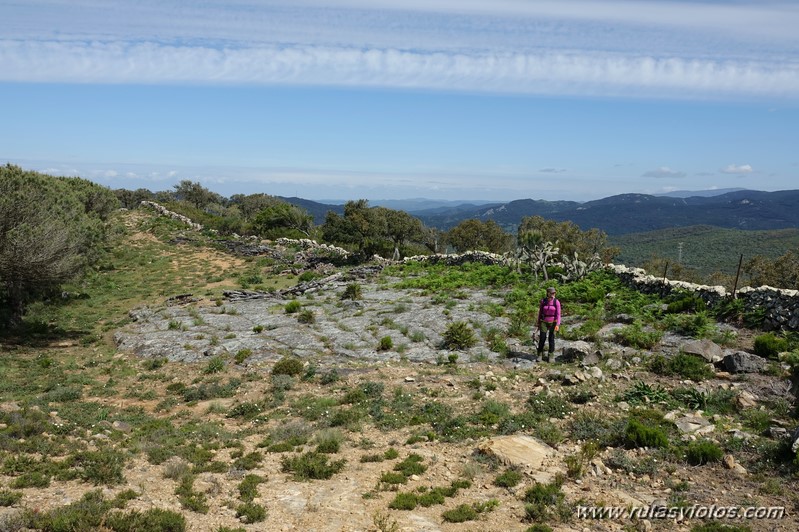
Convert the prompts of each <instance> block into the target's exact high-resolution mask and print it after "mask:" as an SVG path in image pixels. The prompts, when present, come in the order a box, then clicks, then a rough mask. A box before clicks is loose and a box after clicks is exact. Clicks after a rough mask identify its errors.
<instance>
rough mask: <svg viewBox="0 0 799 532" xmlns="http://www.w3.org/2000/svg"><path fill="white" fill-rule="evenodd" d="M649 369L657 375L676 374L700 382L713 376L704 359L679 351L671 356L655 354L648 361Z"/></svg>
mask: <svg viewBox="0 0 799 532" xmlns="http://www.w3.org/2000/svg"><path fill="white" fill-rule="evenodd" d="M649 370H650V371H651V372H653V373H656V374H658V375H664V376H672V375H678V376H680V377H684V378H686V379H690V380H692V381H694V382H701V381H703V380H705V379H709V378H711V377H712V376H713V370H712V369H710V368H709V367H708V365H707V363H706V362H705V361H704V359H702V358H699V357H698V356H694V355H688V354H685V353H679V354H677V355H674V356H672V357H665V356H663V355H655V356H654V357H652V358H651V360H650V361H649Z"/></svg>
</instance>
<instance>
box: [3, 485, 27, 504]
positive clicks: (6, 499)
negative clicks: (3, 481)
mask: <svg viewBox="0 0 799 532" xmlns="http://www.w3.org/2000/svg"><path fill="white" fill-rule="evenodd" d="M21 499H22V492H21V491H11V490H6V489H0V506H14V505H15V504H17V503H18V502H19V501H20V500H21Z"/></svg>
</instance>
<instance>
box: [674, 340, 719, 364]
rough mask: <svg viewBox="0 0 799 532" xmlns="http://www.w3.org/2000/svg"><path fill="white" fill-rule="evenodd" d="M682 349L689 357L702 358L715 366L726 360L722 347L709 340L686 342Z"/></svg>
mask: <svg viewBox="0 0 799 532" xmlns="http://www.w3.org/2000/svg"><path fill="white" fill-rule="evenodd" d="M680 349H681V351H682V352H683V353H685V354H687V355H696V356H700V357H702V358H704V359H705V360H707V361H708V362H711V363H714V364H715V363H716V362H719V361H721V359H722V358H724V352H723V351H722V349H721V347H719V345H718V344H716V343H715V342H713V341H711V340H708V339H707V338H703V339H702V340H693V341H690V342H686V343H685V344H683V345H682V347H681V348H680Z"/></svg>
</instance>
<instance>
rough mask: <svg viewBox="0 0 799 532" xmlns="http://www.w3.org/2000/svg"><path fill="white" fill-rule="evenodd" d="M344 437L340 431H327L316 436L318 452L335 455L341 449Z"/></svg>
mask: <svg viewBox="0 0 799 532" xmlns="http://www.w3.org/2000/svg"><path fill="white" fill-rule="evenodd" d="M343 441H344V435H343V434H342V433H341V431H340V430H338V429H325V430H322V431H320V432H318V433H317V434H316V452H318V453H325V454H335V453H337V452H339V450H340V449H341V443H342V442H343Z"/></svg>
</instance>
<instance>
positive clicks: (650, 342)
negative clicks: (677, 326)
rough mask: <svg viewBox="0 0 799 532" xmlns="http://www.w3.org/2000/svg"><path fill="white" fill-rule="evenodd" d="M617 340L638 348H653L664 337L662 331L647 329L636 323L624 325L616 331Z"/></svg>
mask: <svg viewBox="0 0 799 532" xmlns="http://www.w3.org/2000/svg"><path fill="white" fill-rule="evenodd" d="M615 336H616V340H617V341H618V342H619V343H620V344H622V345H628V346H630V347H634V348H636V349H652V348H653V347H655V346H656V345H657V344H658V343H659V342H660V340H661V339H662V338H663V333H662V332H660V331H645V330H644V329H643V327H641V325H640V324H637V323H634V324H632V325H627V326H625V327H622V328H621V329H620V330H618V331H617V332H616V335H615Z"/></svg>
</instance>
